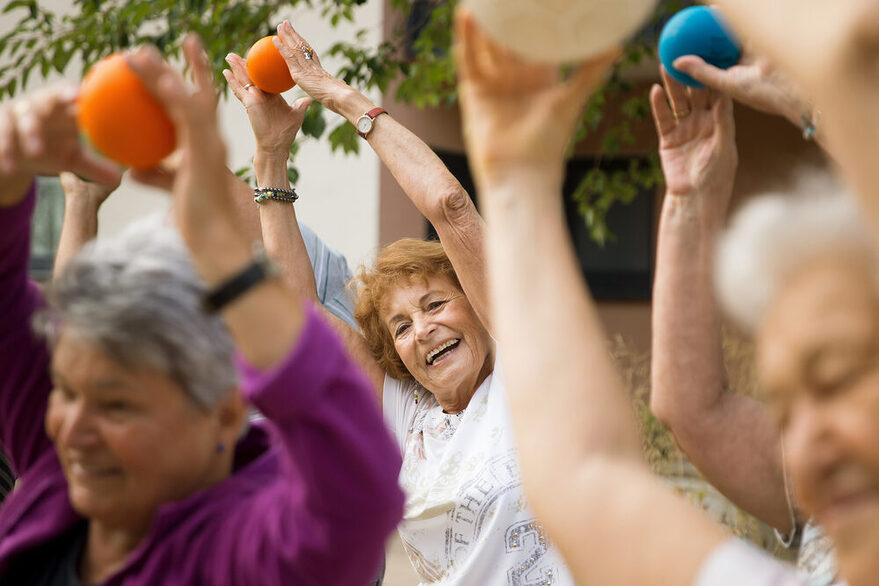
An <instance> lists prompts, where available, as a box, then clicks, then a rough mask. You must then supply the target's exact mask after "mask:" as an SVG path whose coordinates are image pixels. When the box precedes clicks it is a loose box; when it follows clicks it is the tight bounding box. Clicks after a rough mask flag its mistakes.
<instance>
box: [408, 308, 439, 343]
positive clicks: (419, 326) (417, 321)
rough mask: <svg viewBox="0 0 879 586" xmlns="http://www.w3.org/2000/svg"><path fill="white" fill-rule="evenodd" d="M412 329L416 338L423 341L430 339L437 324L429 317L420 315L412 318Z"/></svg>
mask: <svg viewBox="0 0 879 586" xmlns="http://www.w3.org/2000/svg"><path fill="white" fill-rule="evenodd" d="M412 327H413V328H414V330H415V338H416V339H417V340H418V341H423V340H426V339H428V338H430V335H431V334H432V333H433V331H434V330H436V324H434V323H433V320H432V319H430V317H429V316H426V315H424V314H423V313H419V314H417V315H415V316H413V318H412Z"/></svg>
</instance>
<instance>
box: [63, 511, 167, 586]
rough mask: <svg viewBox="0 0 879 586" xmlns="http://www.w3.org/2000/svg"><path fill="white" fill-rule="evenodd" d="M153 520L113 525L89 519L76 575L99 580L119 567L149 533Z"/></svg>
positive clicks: (95, 582) (93, 581) (94, 581)
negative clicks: (122, 525)
mask: <svg viewBox="0 0 879 586" xmlns="http://www.w3.org/2000/svg"><path fill="white" fill-rule="evenodd" d="M151 525H152V520H151V519H150V521H149V522H145V523H140V524H136V525H134V526H132V525H129V526H127V527H125V528H122V527H114V526H111V525H107V524H105V523H102V522H101V521H96V520H92V521H90V522H89V529H88V538H87V539H86V543H85V547H84V549H83V552H82V557H81V558H80V562H79V576H80V579H81V580H82V582H83V583H84V584H100V583H102V582H104V581H105V580H106V579H107V578H109V577H110V576H111V575H112V574H114V573H115V572H117V571H119V570H120V569H121V568H122V567H123V566H124V565H125V562H126V560H127V559H128V556H129V554H130V553H131V552H132V551H134V549H135V548H136V547H137V546H138V545H139V544H140V543H141V541H143V540H144V538H145V537H146V536H147V534H148V533H149V528H150V526H151Z"/></svg>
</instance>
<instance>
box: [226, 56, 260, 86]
mask: <svg viewBox="0 0 879 586" xmlns="http://www.w3.org/2000/svg"><path fill="white" fill-rule="evenodd" d="M226 63H228V64H229V69H231V70H232V75H233V76H235V81H236V82H237V83H238V86H239V87H242V88H244V87H247V85H248V84H251V86H252V84H253V80H252V79H250V74H249V73H247V61H246V60H245V59H244V58H242V57H241V56H240V55H236V54H235V53H229V54H228V55H226Z"/></svg>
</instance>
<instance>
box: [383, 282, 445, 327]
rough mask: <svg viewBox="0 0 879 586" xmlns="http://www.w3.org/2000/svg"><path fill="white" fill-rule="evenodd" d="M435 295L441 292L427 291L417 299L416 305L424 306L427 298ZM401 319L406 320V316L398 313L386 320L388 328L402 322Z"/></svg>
mask: <svg viewBox="0 0 879 586" xmlns="http://www.w3.org/2000/svg"><path fill="white" fill-rule="evenodd" d="M437 293H442V291H438V290H435V289H432V290H430V291H428V292H427V293H425V294H424V295H422V296H421V297H419V298H418V305H419V306H421V305H424V302H425V301H426V300H427V299H428V298H430V296H431V295H435V294H437ZM402 319H406V316H405V315H403V314H402V313H398V314H397V315H395V316H394V317H392V318H390V319H388V327H391V326H392V325H393V324H394V323H395V322H398V321H400V320H402Z"/></svg>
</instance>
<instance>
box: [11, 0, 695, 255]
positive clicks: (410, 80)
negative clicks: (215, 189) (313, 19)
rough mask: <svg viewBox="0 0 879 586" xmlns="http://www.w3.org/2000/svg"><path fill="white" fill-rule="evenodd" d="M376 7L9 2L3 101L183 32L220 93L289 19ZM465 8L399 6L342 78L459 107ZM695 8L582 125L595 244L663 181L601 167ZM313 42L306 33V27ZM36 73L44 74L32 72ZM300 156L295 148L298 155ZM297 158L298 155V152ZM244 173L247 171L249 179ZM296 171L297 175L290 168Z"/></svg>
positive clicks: (627, 56) (173, 44)
mask: <svg viewBox="0 0 879 586" xmlns="http://www.w3.org/2000/svg"><path fill="white" fill-rule="evenodd" d="M366 1H367V0H210V1H208V0H150V1H148V2H132V1H130V0H73V1H72V2H71V5H70V7H69V9H67V10H63V11H55V10H50V9H48V8H46V7H45V2H43V3H41V2H40V0H7V1H6V3H5V6H4V8H3V12H2V14H3V18H4V19H6V18H16V17H17V18H18V22H17V25H16V26H15V27H14V28H13V29H12V30H11V31H10V32H9V33H7V34H5V35H4V36H2V37H0V64H3V65H0V99H3V98H5V97H8V96H12V95H14V94H15V93H16V91H18V90H20V89H21V88H22V87H23V86H24V85H25V84H26V83H27V81H28V79H29V78H30V77H31V76H32V75H35V74H36V75H39V76H41V77H44V78H45V77H46V76H47V75H50V73H51V72H58V73H63V72H65V71H66V70H67V69H68V67H69V66H70V65H71V63H72V62H75V63H78V64H79V67H80V68H81V71H82V72H84V71H85V70H86V69H87V68H88V67H89V66H90V65H91V64H93V63H94V62H95V61H97V60H98V59H100V58H101V57H103V56H105V55H107V54H109V53H111V52H113V51H117V50H121V49H125V48H128V47H133V46H137V45H140V44H144V43H152V44H154V45H156V46H157V47H158V48H159V49H160V50H161V51H163V52H164V53H165V54H167V55H170V56H172V57H176V56H178V55H179V52H180V42H181V40H182V36H183V34H184V33H185V32H187V31H193V32H196V33H198V34H199V35H200V36H201V37H202V39H204V41H205V43H206V49H207V52H208V55H209V57H210V59H211V62H212V63H213V65H214V69H215V71H216V73H217V81H218V84H219V86H220V87H222V88H224V91H225V87H226V84H225V83H224V81H223V79H222V76H221V75H220V71H222V69H223V68H224V66H225V63H224V61H223V58H224V57H225V55H226V53H228V52H229V51H237V52H244V51H246V49H247V48H248V47H249V46H250V45H251V44H252V43H253V42H254V41H255V40H256V39H257V38H259V37H261V36H264V35H268V34H272V33H273V31H274V25H275V24H276V23H277V20H278V19H279V18H280V16H281V14H284V13H288V11H290V10H291V9H294V8H297V7H300V8H301V7H305V8H310V9H315V10H318V11H320V13H321V15H322V16H323V18H325V19H326V20H327V21H328V22H329V23H330V24H331V26H333V27H335V26H337V25H339V24H340V23H342V22H350V23H355V24H356V22H357V18H356V16H357V15H356V8H357V7H358V6H359V5H361V4H364V3H365V2H366ZM456 1H457V0H392V1H391V5H392V7H393V8H394V9H395V10H396V11H398V12H399V14H400V16H401V21H400V22H401V24H400V25H399V26H398V28H397V30H395V31H394V33H393V34H392V35H391V38H390V40H388V41H385V42H382V43H380V44H379V45H378V46H368V45H367V43H366V42H365V40H366V36H367V34H368V31H367V30H366V29H362V28H361V29H360V30H358V31H357V33H356V34H355V35H353V37H352V38H350V39H348V40H345V41H341V42H338V43H336V44H334V45H333V46H332V47H330V49H329V50H328V54H329V55H331V56H336V57H339V58H340V59H341V60H342V65H341V68H340V70H339V71H338V72H337V73H338V75H339V76H341V77H342V78H343V79H345V81H347V82H348V83H350V84H351V85H353V86H355V87H358V88H360V89H378V90H380V91H382V92H384V91H386V90H387V89H388V88H389V87H391V84H392V83H393V82H395V81H399V83H398V84H397V86H396V97H397V99H399V100H401V101H403V102H406V103H409V104H412V105H414V106H417V107H420V108H424V107H440V106H451V105H453V104H454V103H455V101H456V93H455V91H456V90H455V72H454V64H453V61H452V56H451V51H450V50H449V48H450V45H451V41H452V39H451V36H452V35H451V30H452V27H451V21H452V15H453V12H454V7H455V4H456ZM690 3H691V1H690V0H663V1H662V2H660V4H659V8H658V9H657V11H656V13H655V15H654V16H653V21H652V22H651V23H650V24H649V25H648V26H647V27H646V28H645V32H644V33H642V34H640V35H638V36H637V37H636V38H635V39H633V40H632V41H630V42H629V43H628V44H627V46H626V47H625V50H624V53H623V57H622V58H621V60H620V62H619V64H618V65H617V66H616V67H615V68H614V71H613V73H612V75H611V76H610V78H609V80H608V82H607V84H606V85H605V86H604V88H603V89H602V90H601V91H599V92H598V93H597V94H596V95H595V96H594V97H593V99H592V100H591V102H590V104H589V106H588V107H587V109H586V112H585V113H584V116H583V119H582V121H581V124H580V127H579V131H578V138H581V139H582V138H585V137H586V136H587V135H590V134H591V133H596V132H599V131H600V132H601V133H602V134H601V136H600V143H601V152H600V156H599V157H598V159H597V161H596V165H595V167H594V169H592V170H591V171H590V172H589V173H587V175H586V177H585V178H584V179H583V181H582V183H581V184H580V186H579V188H578V189H577V190H576V192H575V194H574V197H575V200H576V201H577V203H578V206H579V209H580V211H581V212H582V213H583V216H584V218H585V221H586V224H587V226H588V227H589V229H590V233H591V234H592V237H593V238H594V239H595V240H596V241H598V242H599V243H604V242H605V241H606V240H608V239H609V238H612V234H610V232H609V231H608V230H607V226H606V224H605V217H606V214H607V212H608V210H609V209H610V208H611V206H612V205H614V204H615V203H616V202H623V203H627V202H629V201H631V200H632V199H633V198H634V197H635V196H636V195H637V194H638V193H639V192H641V191H643V190H645V189H646V190H650V189H652V188H653V187H654V186H655V185H656V184H657V183H658V182H659V181H661V172H660V170H659V164H658V160H657V159H656V157H655V156H653V157H649V158H647V159H646V160H645V161H635V162H633V163H632V165H631V166H630V168H629V169H628V171H627V172H614V173H610V172H607V171H606V170H605V169H604V168H603V167H602V164H601V162H602V160H603V159H605V158H612V157H615V156H618V155H620V154H621V153H622V152H624V151H625V150H626V148H627V147H630V146H632V145H633V144H634V142H635V137H634V134H633V126H634V125H636V124H638V123H639V122H641V121H643V120H645V119H647V118H649V106H648V102H647V97H646V96H643V95H641V96H638V95H632V89H633V88H632V84H631V82H630V81H627V80H626V77H625V71H626V70H627V69H628V68H630V67H631V66H633V65H637V64H639V63H642V62H643V61H644V60H645V59H647V58H650V57H652V56H653V55H654V53H655V49H654V46H655V43H656V34H655V31H656V30H657V27H658V25H659V23H661V22H662V21H663V20H664V19H665V18H666V17H667V16H668V15H670V14H671V13H673V12H675V11H677V10H679V9H680V8H682V7H683V6H685V5H687V4H690ZM305 32H306V34H307V31H305ZM35 72H36V73H35ZM609 104H614V105H615V104H621V105H622V108H621V110H622V117H621V118H620V120H619V121H618V122H616V123H615V124H614V125H613V126H611V127H609V128H605V126H606V125H604V126H601V128H599V126H600V123H601V122H602V120H603V119H604V113H605V109H606V107H607V106H608V105H609ZM303 134H304V135H305V136H306V137H310V138H313V139H321V138H322V137H324V135H326V140H328V141H329V143H330V145H331V147H332V149H333V150H334V151H335V150H342V151H343V152H345V153H356V152H358V147H359V142H358V140H357V136H356V134H355V132H354V129H353V127H352V126H351V125H350V124H346V123H344V122H336V123H335V126H333V127H332V128H328V124H327V120H326V118H325V117H324V112H323V110H322V109H320V108H313V109H310V111H309V114H308V120H307V121H306V127H305V128H304V129H303ZM294 151H295V149H294ZM291 154H294V155H295V152H293V153H291ZM242 174H246V173H244V172H242ZM291 175H296V171H295V168H292V167H291Z"/></svg>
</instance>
